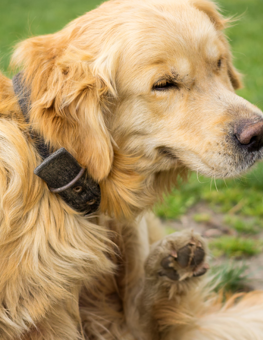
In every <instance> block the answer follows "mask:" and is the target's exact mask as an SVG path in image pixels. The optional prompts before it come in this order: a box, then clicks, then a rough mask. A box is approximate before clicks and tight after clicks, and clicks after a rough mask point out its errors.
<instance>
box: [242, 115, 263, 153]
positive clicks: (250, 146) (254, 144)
mask: <svg viewBox="0 0 263 340" xmlns="http://www.w3.org/2000/svg"><path fill="white" fill-rule="evenodd" d="M235 137H236V138H237V140H238V142H239V144H241V145H242V146H243V147H245V148H246V149H247V151H249V152H253V151H258V150H260V149H261V148H262V147H263V120H260V121H259V122H257V123H249V122H248V121H246V122H240V124H238V125H237V126H236V127H235Z"/></svg>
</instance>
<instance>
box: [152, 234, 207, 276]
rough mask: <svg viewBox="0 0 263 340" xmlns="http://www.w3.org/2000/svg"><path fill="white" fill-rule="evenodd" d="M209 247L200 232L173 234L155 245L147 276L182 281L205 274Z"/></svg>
mask: <svg viewBox="0 0 263 340" xmlns="http://www.w3.org/2000/svg"><path fill="white" fill-rule="evenodd" d="M206 253H207V247H206V244H205V242H204V240H203V239H202V237H201V236H200V235H198V234H195V233H194V232H193V231H188V230H187V231H183V232H178V233H174V234H171V235H169V236H167V237H166V238H164V239H163V240H161V241H160V242H158V244H156V245H154V246H153V249H152V251H151V252H150V255H149V257H148V259H147V262H146V276H148V278H149V277H152V278H154V277H155V278H157V276H158V277H159V278H160V277H161V278H162V279H164V280H165V281H170V282H172V281H174V282H175V281H176V282H182V281H185V280H189V279H191V278H197V277H200V276H202V275H204V274H205V273H206V272H207V270H208V268H209V267H208V264H207V263H206V262H205V261H206Z"/></svg>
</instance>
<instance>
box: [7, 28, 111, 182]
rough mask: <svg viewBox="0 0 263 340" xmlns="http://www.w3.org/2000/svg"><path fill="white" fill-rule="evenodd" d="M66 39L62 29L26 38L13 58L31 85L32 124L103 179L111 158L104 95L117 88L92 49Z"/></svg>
mask: <svg viewBox="0 0 263 340" xmlns="http://www.w3.org/2000/svg"><path fill="white" fill-rule="evenodd" d="M68 40H69V38H68V37H67V35H65V34H64V35H62V34H61V33H60V32H59V33H56V34H54V35H47V36H40V37H36V38H31V39H28V40H26V41H24V42H22V43H20V44H19V45H18V48H17V49H16V51H15V53H14V56H13V60H12V62H13V64H15V65H19V66H21V65H23V69H22V70H23V72H24V78H25V81H26V84H27V86H29V87H30V89H31V103H32V108H31V112H30V121H31V124H32V126H33V128H34V129H35V130H36V131H37V132H38V133H40V134H41V135H42V136H43V137H44V139H45V141H46V142H47V143H49V144H50V146H51V147H52V148H55V149H57V148H60V147H65V148H66V149H67V150H68V151H69V152H70V153H71V154H72V155H73V156H74V157H75V158H76V159H77V160H78V161H79V163H80V164H81V165H82V166H84V167H85V168H87V169H88V171H89V173H90V175H91V176H92V177H93V178H94V179H95V180H97V181H101V180H102V179H104V178H105V177H106V176H107V175H108V174H109V172H110V169H111V165H112V161H113V148H112V141H111V136H110V134H109V131H108V129H107V126H106V123H105V122H106V119H107V115H109V111H108V108H107V105H108V98H109V97H111V98H113V97H114V95H115V93H114V89H113V87H112V85H111V80H110V79H109V75H107V74H106V72H104V69H103V67H101V68H100V65H99V63H98V62H97V61H96V58H94V56H93V55H92V51H91V53H87V51H86V49H83V50H82V49H80V48H77V47H76V46H73V44H70V43H69V41H68ZM95 64H96V65H95Z"/></svg>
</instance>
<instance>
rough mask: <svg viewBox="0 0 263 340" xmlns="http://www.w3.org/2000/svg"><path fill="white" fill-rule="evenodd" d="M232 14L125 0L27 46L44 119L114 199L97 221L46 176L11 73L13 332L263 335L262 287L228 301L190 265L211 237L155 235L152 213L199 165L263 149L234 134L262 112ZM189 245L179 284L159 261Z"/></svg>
mask: <svg viewBox="0 0 263 340" xmlns="http://www.w3.org/2000/svg"><path fill="white" fill-rule="evenodd" d="M227 22H228V20H226V19H224V18H223V17H222V16H221V14H219V12H218V10H217V8H216V6H215V5H214V4H213V3H212V2H210V1H207V0H167V1H165V2H164V1H161V0H144V1H137V0H135V1H133V2H130V1H128V0H111V1H109V2H106V3H104V4H103V5H102V6H100V7H99V8H97V9H96V10H94V11H91V12H89V13H87V14H85V15H84V16H82V17H80V18H78V19H76V20H74V21H73V22H72V23H70V24H69V25H68V26H67V27H66V28H64V29H63V30H62V31H60V32H58V33H55V34H52V35H46V36H40V37H33V38H30V39H28V40H25V41H23V42H21V43H20V44H19V45H18V47H17V48H16V51H15V53H14V55H13V60H12V63H13V65H15V66H17V67H19V68H21V69H22V70H23V72H24V79H25V82H26V83H27V86H29V87H30V89H31V104H32V107H31V111H30V125H31V126H32V127H33V129H34V130H35V131H37V132H38V133H39V134H40V135H41V136H42V137H43V138H44V139H45V141H46V143H48V144H49V145H50V149H51V150H56V149H58V148H60V147H65V148H66V149H67V150H68V151H69V152H70V153H71V154H72V155H73V156H74V157H75V158H76V159H77V160H78V161H79V163H80V164H81V165H82V166H83V167H85V168H87V169H88V171H89V173H90V175H91V176H92V177H93V178H94V179H95V180H96V181H98V182H99V183H100V187H101V191H102V203H101V207H100V211H99V212H98V214H95V215H94V216H91V217H89V218H85V217H83V216H82V215H80V214H78V213H76V212H74V211H73V210H72V209H71V208H69V207H68V206H67V205H66V204H65V203H64V202H63V200H62V199H61V198H60V197H59V196H56V195H55V194H52V193H50V192H49V190H48V188H47V186H46V184H45V183H43V181H42V180H40V179H39V178H38V177H36V176H34V174H33V170H34V168H35V167H36V166H37V165H38V164H39V163H40V162H41V159H40V156H39V155H38V152H37V150H36V148H35V145H34V141H33V140H32V139H31V137H30V135H29V133H28V129H29V127H28V125H27V124H26V123H25V121H24V118H23V115H22V113H21V111H20V108H19V105H18V102H17V98H16V96H15V94H14V91H13V87H12V82H11V80H9V79H7V78H6V77H4V76H3V75H0V112H1V119H0V139H1V148H0V206H1V209H0V218H1V228H0V236H1V237H0V258H1V262H0V268H1V277H0V339H1V340H18V339H23V340H40V339H43V340H67V339H68V340H73V339H74V340H77V339H82V340H83V339H100V340H107V339H108V340H110V339H122V340H124V339H126V340H135V339H140V340H173V339H178V340H193V339H194V340H199V339H200V340H235V339H239V340H257V339H258V340H259V339H262V338H263V335H262V334H263V323H262V319H263V294H262V293H261V292H254V293H250V294H247V295H245V296H244V297H243V298H242V300H241V301H239V302H238V303H236V301H237V300H238V299H237V297H233V298H232V299H230V301H228V302H227V303H226V304H225V305H222V303H221V301H220V298H219V297H217V296H214V295H213V294H211V293H210V292H209V291H208V289H207V288H205V284H204V280H202V279H201V278H200V277H194V276H193V273H194V272H193V270H192V269H191V268H190V267H189V266H190V265H189V263H190V260H192V256H194V255H193V254H196V253H195V252H196V251H198V249H199V251H200V249H203V250H204V251H205V252H206V246H205V243H204V242H203V240H202V239H201V238H200V236H198V235H195V234H194V233H192V232H184V233H175V234H174V235H171V236H168V237H165V238H163V239H162V240H161V241H157V240H158V239H160V238H161V234H162V232H161V230H160V229H159V227H158V223H157V222H156V220H155V219H154V217H153V216H152V215H151V214H149V213H147V210H148V209H149V208H151V207H152V205H153V204H154V203H155V202H156V200H157V199H158V198H160V197H161V195H162V194H163V193H164V192H165V191H167V190H169V189H170V187H172V186H173V185H175V184H176V181H177V178H178V176H183V177H185V176H186V175H187V171H188V170H187V169H191V170H194V171H198V172H200V173H203V174H205V175H207V176H211V177H223V178H224V177H233V176H237V175H239V174H240V173H242V172H243V171H245V170H247V169H248V168H249V167H250V166H252V165H253V164H254V163H255V161H257V160H258V159H261V158H262V156H263V154H262V151H258V152H254V153H253V154H250V157H247V155H246V154H245V153H244V151H242V150H241V149H238V147H237V146H236V144H235V142H234V141H233V140H232V139H231V138H230V136H232V134H233V126H234V125H235V124H236V123H238V122H239V121H241V120H242V119H246V120H251V121H255V120H258V119H262V112H261V111H260V110H259V109H258V108H256V107H255V106H253V105H252V104H250V103H248V102H247V101H245V100H244V99H242V98H240V97H238V96H237V95H236V94H235V93H234V89H237V88H239V87H240V86H241V81H240V75H239V74H238V72H237V71H236V70H235V68H234V67H233V65H232V60H231V53H230V50H229V45H228V43H227V40H226V38H225V36H224V33H223V29H224V28H225V26H226V24H227ZM169 82H170V83H169ZM167 83H168V84H171V87H170V88H168V89H162V86H163V87H165V86H166V85H167ZM156 241H157V243H154V242H156ZM189 242H190V244H191V245H192V246H193V248H192V249H194V250H193V252H192V253H191V258H189V263H188V266H187V268H181V267H180V266H179V265H177V264H175V266H176V271H177V273H179V274H178V275H179V276H180V280H179V281H178V280H177V281H173V280H170V279H169V278H167V277H166V276H165V275H163V274H162V272H160V262H161V261H162V259H163V258H165V257H166V256H168V255H169V254H172V255H173V256H174V257H176V256H177V253H179V252H180V249H182V248H183V247H184V246H185V245H187V244H188V243H189ZM149 243H151V244H152V243H154V244H153V245H152V247H151V248H150V246H149ZM144 263H145V266H144ZM202 266H205V257H204V258H203V260H202V263H201V264H200V267H198V268H197V269H195V270H200V268H201V267H202ZM203 268H205V267H202V268H201V269H203ZM158 273H159V274H158ZM160 273H161V276H160Z"/></svg>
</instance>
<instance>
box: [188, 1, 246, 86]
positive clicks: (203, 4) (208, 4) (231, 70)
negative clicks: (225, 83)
mask: <svg viewBox="0 0 263 340" xmlns="http://www.w3.org/2000/svg"><path fill="white" fill-rule="evenodd" d="M192 4H193V6H194V7H195V8H197V9H198V10H199V11H202V12H204V13H205V14H206V15H207V16H208V17H209V19H210V21H211V22H212V23H213V25H214V26H215V28H216V29H217V30H219V31H223V30H224V29H225V28H226V27H227V24H228V23H230V22H232V21H233V18H224V17H223V16H222V15H221V13H220V11H219V9H218V7H217V6H216V4H215V3H213V2H212V1H209V0H192ZM221 34H222V35H221V40H222V41H223V43H224V44H225V45H226V46H227V50H228V51H229V55H228V75H229V78H230V81H231V84H232V86H233V88H234V89H235V90H237V89H240V88H241V87H242V86H243V84H242V75H241V74H240V73H239V72H238V71H237V70H236V69H235V67H234V66H233V63H232V55H231V52H230V46H229V44H228V42H227V39H226V38H225V36H224V33H223V32H222V33H221Z"/></svg>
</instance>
